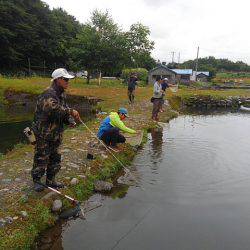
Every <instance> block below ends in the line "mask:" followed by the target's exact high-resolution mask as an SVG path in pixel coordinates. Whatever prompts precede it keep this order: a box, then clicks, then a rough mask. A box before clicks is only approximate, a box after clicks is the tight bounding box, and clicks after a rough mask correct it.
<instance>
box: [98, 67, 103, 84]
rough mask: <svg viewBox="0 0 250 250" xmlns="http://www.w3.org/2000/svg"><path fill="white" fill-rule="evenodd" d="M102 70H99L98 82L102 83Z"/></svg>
mask: <svg viewBox="0 0 250 250" xmlns="http://www.w3.org/2000/svg"><path fill="white" fill-rule="evenodd" d="M101 78H102V72H101V71H100V72H99V78H98V84H99V86H100V85H101Z"/></svg>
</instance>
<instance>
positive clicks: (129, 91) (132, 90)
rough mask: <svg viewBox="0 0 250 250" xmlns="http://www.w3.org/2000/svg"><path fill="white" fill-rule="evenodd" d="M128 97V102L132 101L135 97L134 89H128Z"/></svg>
mask: <svg viewBox="0 0 250 250" xmlns="http://www.w3.org/2000/svg"><path fill="white" fill-rule="evenodd" d="M128 99H129V102H130V103H133V102H134V99H135V90H134V89H128Z"/></svg>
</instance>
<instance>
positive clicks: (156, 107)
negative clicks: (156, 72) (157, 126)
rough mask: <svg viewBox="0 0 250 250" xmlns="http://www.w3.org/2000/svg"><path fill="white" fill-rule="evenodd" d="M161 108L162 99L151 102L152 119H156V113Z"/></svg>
mask: <svg viewBox="0 0 250 250" xmlns="http://www.w3.org/2000/svg"><path fill="white" fill-rule="evenodd" d="M161 107H162V98H155V99H154V102H153V110H152V118H153V119H155V118H158V113H159V111H160V109H161Z"/></svg>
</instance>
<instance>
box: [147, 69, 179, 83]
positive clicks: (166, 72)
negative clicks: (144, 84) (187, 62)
mask: <svg viewBox="0 0 250 250" xmlns="http://www.w3.org/2000/svg"><path fill="white" fill-rule="evenodd" d="M176 75H177V74H176V72H175V71H173V70H172V69H169V68H168V67H167V66H165V65H159V66H157V67H155V68H153V69H151V70H150V71H149V72H148V83H154V82H155V80H156V77H157V76H160V77H162V78H168V79H169V81H170V82H172V83H175V82H176Z"/></svg>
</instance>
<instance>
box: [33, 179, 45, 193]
mask: <svg viewBox="0 0 250 250" xmlns="http://www.w3.org/2000/svg"><path fill="white" fill-rule="evenodd" d="M34 190H35V191H36V192H42V191H43V190H44V186H43V185H41V184H40V180H37V181H36V180H34Z"/></svg>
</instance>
